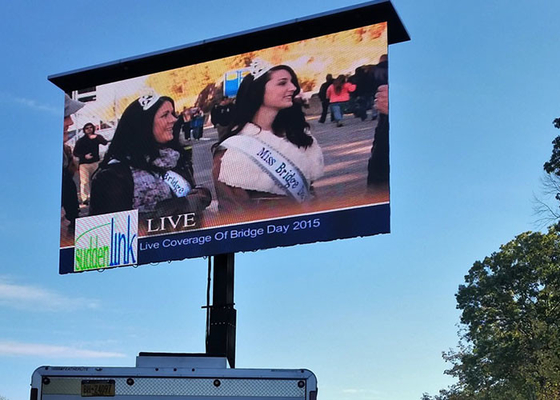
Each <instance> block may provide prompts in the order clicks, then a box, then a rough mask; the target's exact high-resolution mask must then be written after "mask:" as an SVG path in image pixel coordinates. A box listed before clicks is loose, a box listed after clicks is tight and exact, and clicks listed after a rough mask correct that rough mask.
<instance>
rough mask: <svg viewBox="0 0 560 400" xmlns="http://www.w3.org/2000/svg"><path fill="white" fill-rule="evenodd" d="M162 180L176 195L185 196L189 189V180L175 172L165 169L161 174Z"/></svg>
mask: <svg viewBox="0 0 560 400" xmlns="http://www.w3.org/2000/svg"><path fill="white" fill-rule="evenodd" d="M163 181H164V182H165V183H167V185H168V186H169V187H170V188H171V190H172V191H173V193H175V196H177V197H185V196H186V195H187V194H189V192H190V191H191V185H190V184H189V182H188V181H187V180H186V179H185V178H183V177H182V176H181V175H179V174H178V173H177V172H174V171H167V172H166V173H165V175H164V176H163Z"/></svg>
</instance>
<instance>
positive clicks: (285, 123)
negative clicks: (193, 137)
mask: <svg viewBox="0 0 560 400" xmlns="http://www.w3.org/2000/svg"><path fill="white" fill-rule="evenodd" d="M279 70H284V71H287V72H288V73H289V74H290V75H291V77H292V83H293V84H294V86H295V87H296V90H295V91H294V94H293V97H295V96H297V95H298V94H299V92H300V91H301V88H300V86H299V83H298V79H297V75H296V73H295V72H294V70H293V69H291V68H290V67H288V66H287V65H277V66H275V67H272V68H271V69H269V70H268V72H266V73H265V74H264V75H262V76H260V77H258V78H257V79H254V77H253V75H251V74H249V75H247V76H246V77H245V78H244V79H243V81H242V82H241V85H240V86H239V90H238V91H237V98H236V101H235V113H234V115H233V119H232V122H231V124H230V125H229V127H228V131H227V133H226V135H224V138H223V139H222V140H220V141H219V142H218V143H216V144H214V145H213V146H212V148H213V149H216V148H217V147H218V146H219V145H220V143H222V142H223V141H224V140H226V139H227V138H229V137H232V136H235V135H237V134H238V133H239V132H241V130H242V129H243V128H244V127H245V125H246V124H247V123H249V122H251V121H252V120H253V117H254V116H255V114H256V112H257V111H258V110H259V108H260V107H261V106H262V104H263V100H264V92H265V86H266V83H267V82H268V81H269V80H270V75H271V73H272V72H274V71H279ZM308 129H309V124H308V123H307V121H306V120H305V114H304V113H303V110H302V106H301V104H298V103H296V102H293V104H292V106H291V107H288V108H285V109H283V110H280V111H278V114H277V115H276V118H275V119H274V121H273V123H272V131H273V132H274V133H275V134H277V135H279V136H280V135H285V136H286V139H288V141H289V142H291V143H293V144H295V145H296V146H297V147H309V146H311V144H312V143H313V138H312V137H311V136H310V135H309V134H308V133H307V130H308Z"/></svg>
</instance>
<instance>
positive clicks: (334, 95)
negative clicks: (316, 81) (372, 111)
mask: <svg viewBox="0 0 560 400" xmlns="http://www.w3.org/2000/svg"><path fill="white" fill-rule="evenodd" d="M354 90H356V85H354V84H352V83H350V82H346V77H345V76H344V75H339V76H338V77H337V78H336V79H335V80H334V82H333V83H332V85H330V86H329V88H328V89H327V98H328V99H329V102H330V105H331V111H332V113H333V114H334V119H335V121H336V126H337V127H341V126H342V125H343V124H342V119H343V117H344V109H345V107H346V105H347V103H348V101H349V100H350V93H351V92H353V91H354Z"/></svg>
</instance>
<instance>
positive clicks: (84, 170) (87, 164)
mask: <svg viewBox="0 0 560 400" xmlns="http://www.w3.org/2000/svg"><path fill="white" fill-rule="evenodd" d="M83 131H84V136H82V137H81V138H80V139H78V141H77V142H76V146H75V147H74V156H76V157H78V160H79V162H80V197H81V200H82V203H83V204H86V205H87V204H89V193H90V188H91V177H92V175H93V173H94V172H95V170H96V169H97V167H98V165H99V160H100V158H99V145H103V146H104V145H106V144H107V143H109V142H108V141H107V140H106V139H105V138H104V137H103V136H101V135H98V134H96V133H95V126H94V125H93V124H92V123H91V122H88V123H87V124H85V125H84V128H83Z"/></svg>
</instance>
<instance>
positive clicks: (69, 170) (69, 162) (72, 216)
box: [62, 94, 85, 234]
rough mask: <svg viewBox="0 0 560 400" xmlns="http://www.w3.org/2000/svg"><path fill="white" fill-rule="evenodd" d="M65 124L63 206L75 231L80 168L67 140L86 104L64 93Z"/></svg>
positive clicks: (65, 215)
mask: <svg viewBox="0 0 560 400" xmlns="http://www.w3.org/2000/svg"><path fill="white" fill-rule="evenodd" d="M64 96H65V97H64V125H63V153H62V154H63V159H62V208H63V209H64V217H65V218H66V220H68V232H69V233H70V234H73V233H74V228H75V223H76V218H78V216H79V215H80V205H79V202H78V190H77V188H76V183H75V182H74V174H75V173H76V171H77V170H78V166H77V165H76V161H75V160H74V156H73V155H72V149H71V148H70V146H69V145H68V144H66V142H67V141H68V139H69V138H68V129H69V128H70V126H71V125H73V124H74V120H73V119H72V115H73V114H74V113H76V112H77V111H78V110H80V109H82V107H84V106H85V104H84V103H82V102H81V101H77V100H74V99H72V98H71V97H70V96H68V95H67V94H65V95H64Z"/></svg>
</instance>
